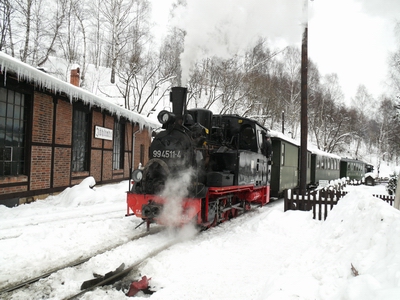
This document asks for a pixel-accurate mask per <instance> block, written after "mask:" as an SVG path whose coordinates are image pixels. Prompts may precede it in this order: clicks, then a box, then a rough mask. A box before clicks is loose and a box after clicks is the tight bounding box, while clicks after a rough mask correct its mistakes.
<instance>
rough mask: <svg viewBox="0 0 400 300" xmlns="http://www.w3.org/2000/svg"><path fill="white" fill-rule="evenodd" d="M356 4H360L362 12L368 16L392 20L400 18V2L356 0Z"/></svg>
mask: <svg viewBox="0 0 400 300" xmlns="http://www.w3.org/2000/svg"><path fill="white" fill-rule="evenodd" d="M355 2H357V3H359V4H360V6H361V8H362V10H363V11H364V12H365V13H367V14H368V15H371V16H376V17H382V18H389V19H392V20H394V19H395V18H397V19H398V18H399V11H400V1H399V0H384V1H382V0H355Z"/></svg>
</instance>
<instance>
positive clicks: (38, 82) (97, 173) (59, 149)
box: [0, 52, 158, 206]
mask: <svg viewBox="0 0 400 300" xmlns="http://www.w3.org/2000/svg"><path fill="white" fill-rule="evenodd" d="M74 72H75V73H72V72H71V82H72V83H74V82H75V84H76V85H77V84H79V69H77V70H74ZM157 127H158V124H156V123H155V122H153V121H151V120H149V119H147V118H145V117H144V116H142V115H139V114H137V113H134V112H132V111H128V110H126V109H123V108H121V107H119V106H117V105H115V104H113V103H111V102H109V101H107V100H105V99H102V98H100V97H97V96H96V95H94V94H92V93H90V92H88V91H85V90H83V89H81V88H79V87H77V86H75V85H73V84H70V83H66V82H63V81H61V80H58V79H56V78H54V77H52V76H50V75H48V74H46V73H44V72H42V71H40V70H38V69H35V68H33V67H31V66H29V65H27V64H24V63H21V62H20V61H18V60H16V59H14V58H12V57H10V56H8V55H6V54H4V53H2V52H0V204H4V205H8V206H14V205H16V204H20V203H24V202H29V201H33V200H36V199H38V198H42V197H44V196H47V195H49V194H52V193H57V192H60V191H62V190H64V189H65V188H66V187H69V186H72V185H75V184H78V183H79V182H81V181H82V180H83V179H84V178H86V177H88V176H93V177H94V179H95V180H96V183H97V184H106V183H112V182H119V181H121V180H126V179H129V173H130V168H132V167H135V166H136V167H137V165H138V164H139V163H142V164H145V163H146V162H147V159H148V147H149V145H150V142H151V132H152V130H153V129H155V128H157ZM127 189H128V186H127Z"/></svg>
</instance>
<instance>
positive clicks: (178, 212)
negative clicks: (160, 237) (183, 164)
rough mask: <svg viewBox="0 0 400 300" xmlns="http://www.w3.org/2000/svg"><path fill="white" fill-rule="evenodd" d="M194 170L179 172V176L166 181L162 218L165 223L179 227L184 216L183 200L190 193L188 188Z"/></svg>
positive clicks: (163, 193)
mask: <svg viewBox="0 0 400 300" xmlns="http://www.w3.org/2000/svg"><path fill="white" fill-rule="evenodd" d="M192 176H193V170H192V169H187V170H186V171H183V172H181V173H180V174H179V176H178V177H177V178H169V179H168V180H167V181H166V183H165V188H164V191H163V192H162V194H161V196H162V197H163V198H164V199H166V202H165V203H164V206H163V211H162V214H161V216H160V220H161V221H162V223H163V224H165V225H167V226H171V227H178V226H180V225H181V223H182V218H183V216H184V214H183V209H182V202H183V199H184V198H185V197H187V195H188V188H189V186H190V184H191V182H192V180H191V178H192Z"/></svg>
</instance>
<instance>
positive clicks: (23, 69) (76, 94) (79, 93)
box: [0, 52, 160, 130]
mask: <svg viewBox="0 0 400 300" xmlns="http://www.w3.org/2000/svg"><path fill="white" fill-rule="evenodd" d="M0 66H1V71H2V72H3V73H4V75H6V74H7V72H12V73H16V75H17V78H18V81H24V80H26V81H33V83H34V85H35V86H36V87H40V88H46V89H49V90H51V91H52V92H54V93H65V94H66V95H68V97H69V100H70V102H71V103H72V102H73V101H74V99H80V100H82V101H83V102H84V103H85V104H88V105H89V106H90V107H93V106H97V107H100V109H101V110H102V111H103V110H107V111H108V112H110V113H111V114H112V115H115V116H117V118H120V117H124V118H126V119H128V120H130V121H132V122H134V123H138V124H139V128H140V130H143V128H145V127H146V128H150V129H152V128H158V127H160V124H159V123H156V122H154V121H152V120H150V119H148V118H146V117H144V116H142V115H140V114H138V113H135V112H133V111H129V110H127V109H125V108H122V107H120V106H119V105H117V104H115V103H112V102H110V101H108V100H107V99H104V98H101V97H99V96H96V95H95V94H93V93H91V92H89V91H87V90H84V89H82V88H80V87H76V86H74V85H71V84H70V83H67V82H65V81H62V80H60V79H58V78H55V77H53V76H51V75H49V74H46V73H44V72H42V71H40V70H38V69H36V68H34V67H32V66H29V65H27V64H25V63H23V62H21V61H19V60H17V59H15V58H13V57H11V56H9V55H7V54H5V53H3V52H0ZM6 78H7V76H4V84H6Z"/></svg>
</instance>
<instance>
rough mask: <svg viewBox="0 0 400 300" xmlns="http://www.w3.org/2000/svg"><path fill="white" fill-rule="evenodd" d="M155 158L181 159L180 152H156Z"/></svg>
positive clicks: (154, 153)
mask: <svg viewBox="0 0 400 300" xmlns="http://www.w3.org/2000/svg"><path fill="white" fill-rule="evenodd" d="M153 157H156V158H159V157H161V158H181V151H180V150H154V151H153Z"/></svg>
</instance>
